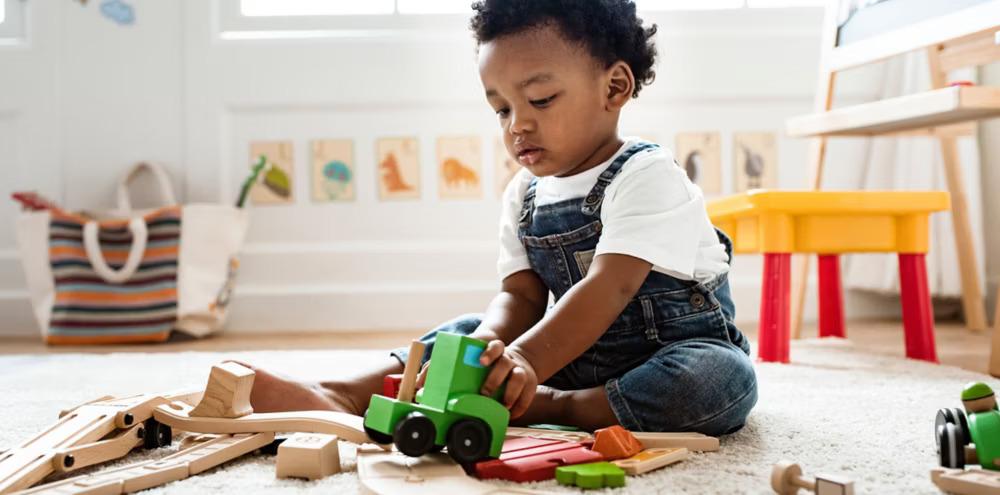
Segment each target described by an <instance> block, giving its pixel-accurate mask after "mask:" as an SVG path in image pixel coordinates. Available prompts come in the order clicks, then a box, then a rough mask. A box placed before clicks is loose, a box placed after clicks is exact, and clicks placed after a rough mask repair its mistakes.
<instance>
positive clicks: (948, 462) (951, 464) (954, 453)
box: [937, 423, 965, 469]
mask: <svg viewBox="0 0 1000 495" xmlns="http://www.w3.org/2000/svg"><path fill="white" fill-rule="evenodd" d="M937 437H938V446H939V448H940V457H941V467H946V468H952V469H962V468H964V467H965V444H964V443H962V432H961V431H959V429H958V425H956V424H954V423H945V424H943V425H941V426H939V427H938V432H937Z"/></svg>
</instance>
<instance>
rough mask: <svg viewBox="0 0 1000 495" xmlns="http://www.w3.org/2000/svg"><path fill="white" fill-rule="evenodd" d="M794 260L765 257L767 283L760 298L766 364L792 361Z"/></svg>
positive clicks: (782, 256) (760, 350)
mask: <svg viewBox="0 0 1000 495" xmlns="http://www.w3.org/2000/svg"><path fill="white" fill-rule="evenodd" d="M791 259H792V255H791V254H789V253H765V254H764V281H763V286H762V287H761V289H762V290H761V296H760V336H759V339H760V347H759V348H758V352H757V354H758V356H759V357H760V360H761V361H765V362H780V363H787V362H788V340H789V337H790V336H789V320H790V311H789V310H790V306H789V304H790V302H789V301H790V299H791V278H792V277H791V273H792V272H791Z"/></svg>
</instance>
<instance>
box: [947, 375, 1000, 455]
mask: <svg viewBox="0 0 1000 495" xmlns="http://www.w3.org/2000/svg"><path fill="white" fill-rule="evenodd" d="M962 405H963V406H965V412H964V413H963V412H962V410H961V409H959V408H946V409H941V410H939V411H938V412H937V418H936V419H935V421H934V423H935V424H934V430H935V434H936V440H937V445H938V454H939V455H940V462H941V466H943V467H947V468H959V469H961V468H964V467H965V465H966V464H979V465H980V466H982V467H983V469H990V470H1000V411H998V409H997V401H996V396H995V395H994V393H993V389H992V388H990V387H989V385H986V384H985V383H982V382H973V383H970V384H968V385H966V386H965V389H963V390H962ZM970 444H971V447H972V448H971V449H966V446H968V445H970Z"/></svg>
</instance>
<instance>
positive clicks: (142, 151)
mask: <svg viewBox="0 0 1000 495" xmlns="http://www.w3.org/2000/svg"><path fill="white" fill-rule="evenodd" d="M96 3H97V2H90V3H89V6H87V7H82V6H81V5H79V4H78V3H77V2H66V1H56V0H39V1H35V2H29V3H27V4H26V5H27V6H28V9H29V13H30V16H29V19H28V21H29V28H30V29H29V35H28V39H27V41H26V43H25V44H22V45H20V46H13V47H0V156H3V157H4V158H5V159H4V160H3V161H2V162H0V163H2V165H0V167H2V174H0V192H2V193H3V194H4V196H5V197H6V195H7V193H8V192H9V191H11V190H20V189H39V190H40V191H42V192H43V193H45V194H47V195H50V196H51V197H53V198H57V199H59V200H61V201H62V202H63V203H64V204H65V205H66V206H68V207H70V208H83V207H87V208H93V207H102V206H109V205H110V202H111V191H112V187H113V181H114V179H115V178H116V176H117V174H119V173H120V172H121V171H122V170H123V169H124V168H125V167H127V166H128V165H129V164H131V163H133V162H135V161H137V160H141V159H145V160H157V161H160V162H163V163H165V164H167V165H168V166H169V168H170V170H171V171H172V172H173V174H174V175H175V177H176V185H177V187H178V188H179V189H180V190H181V191H183V193H184V194H182V196H183V197H186V199H187V200H189V201H227V202H228V201H232V200H233V198H234V197H235V195H236V191H237V188H238V183H239V181H240V180H241V179H242V177H243V174H244V171H245V169H246V167H247V163H248V143H249V141H251V140H261V139H290V140H292V141H294V143H295V167H296V178H297V187H296V194H297V198H298V199H297V203H296V204H295V205H294V206H283V207H258V208H255V209H254V210H253V214H252V222H253V226H252V228H251V231H250V235H249V239H248V242H247V245H246V249H245V252H244V256H243V269H242V272H241V274H240V279H239V285H238V288H237V291H236V296H235V299H234V303H233V313H232V320H231V325H230V326H231V327H232V328H233V329H234V330H240V331H259V330H274V329H296V330H301V329H336V330H356V329H370V328H406V329H410V328H425V327H428V326H431V325H433V324H434V323H436V322H438V321H440V320H442V319H445V318H448V317H450V316H454V315H456V314H459V313H462V312H467V311H476V310H480V309H481V308H482V307H483V306H484V305H485V304H486V302H487V301H488V300H489V299H490V298H491V295H492V294H493V292H494V291H495V289H496V287H497V286H498V282H497V281H496V280H495V274H494V260H495V256H496V248H495V231H496V228H495V223H496V218H497V217H498V215H499V205H498V201H497V198H496V196H495V194H492V193H490V192H491V191H494V189H495V188H494V187H493V173H492V167H493V158H492V157H493V142H494V141H493V136H495V135H496V132H497V126H496V123H495V119H494V116H493V114H492V113H491V111H490V110H489V108H488V107H487V105H486V104H485V102H484V99H483V97H482V94H481V93H482V89H481V87H480V84H479V81H478V77H477V74H476V70H475V65H474V56H473V48H474V45H473V43H472V41H471V36H470V35H469V34H468V33H467V32H466V30H465V21H464V20H460V19H452V20H450V21H449V20H445V21H443V22H445V23H450V24H448V26H449V29H445V30H443V31H440V30H439V31H436V32H434V33H417V34H412V33H411V34H409V35H406V36H404V37H393V36H383V37H375V38H361V37H333V38H321V39H299V40H288V39H286V40H268V41H265V40H256V41H227V40H220V39H219V37H218V31H219V28H218V26H217V25H216V20H215V19H217V18H218V16H217V15H216V12H215V9H216V7H217V6H218V5H219V2H205V1H203V0H183V1H178V2H163V1H154V0H133V1H132V2H131V3H132V4H133V5H134V6H135V8H136V14H137V21H136V24H135V25H133V26H127V27H119V26H116V25H114V24H112V23H111V22H109V21H108V20H107V19H104V18H103V17H101V16H100V15H99V14H98V12H97V11H96V8H97V5H95V4H96ZM650 19H651V20H653V21H655V22H658V23H659V24H660V33H661V34H660V37H659V40H658V42H659V47H660V51H661V59H660V62H659V66H658V69H657V74H658V77H657V81H656V83H655V84H653V85H652V86H651V87H649V88H648V89H646V90H644V91H643V94H642V97H641V98H640V99H639V100H637V101H634V102H632V103H631V104H630V105H629V107H628V109H627V110H626V112H625V115H624V117H623V125H622V127H623V129H622V130H623V131H624V132H625V133H628V134H632V133H635V134H641V135H646V136H650V137H653V138H656V139H658V140H659V141H661V142H662V143H664V144H667V145H669V146H671V147H672V146H673V139H674V135H675V134H676V133H677V132H683V131H699V130H717V131H720V132H721V133H722V136H723V158H724V164H723V165H724V166H723V168H724V171H723V179H724V182H725V184H726V188H727V190H729V188H731V182H732V177H731V175H730V173H729V170H728V168H729V167H730V166H731V161H732V160H731V158H730V157H731V154H732V150H731V148H730V146H731V142H732V133H733V132H736V131H743V130H765V131H775V132H779V153H780V167H781V169H780V185H781V186H782V187H802V186H804V185H805V184H806V174H807V170H806V163H805V154H806V153H805V150H806V143H805V142H804V141H799V140H792V139H788V138H785V137H783V136H780V134H781V131H782V129H783V128H784V121H785V119H786V118H787V117H790V116H793V115H797V114H801V113H806V112H808V111H809V110H810V109H811V107H812V100H813V96H814V94H813V91H814V85H815V79H816V67H817V56H818V53H819V49H818V47H819V34H818V32H819V25H820V21H821V12H820V11H819V10H818V9H793V10H762V11H750V10H744V11H731V12H726V11H722V12H719V11H715V12H700V13H670V14H661V15H656V16H651V17H650ZM871 70H878V68H877V67H876V68H873V69H871ZM871 70H869V72H868V75H869V76H870V75H871ZM862 72H864V71H862ZM863 80H864V74H851V73H849V74H847V75H846V77H844V78H842V79H841V80H840V81H842V82H843V83H844V84H843V85H842V86H841V88H842V89H841V90H840V91H839V93H838V101H839V102H856V101H860V100H864V99H868V98H870V97H871V96H872V95H873V94H874V92H875V90H876V88H873V87H872V85H870V84H864V83H862V81H863ZM468 133H475V134H478V135H481V136H482V138H483V142H484V145H485V146H484V150H483V163H484V167H485V173H484V178H485V187H484V190H485V191H487V194H486V198H484V199H482V200H477V201H443V200H439V199H438V198H437V191H436V183H437V181H436V179H435V176H434V169H433V167H432V166H431V164H432V163H433V149H434V139H435V137H436V136H438V135H443V134H468ZM400 134H410V135H416V136H418V137H419V138H420V149H421V158H422V167H423V184H424V190H423V194H422V199H421V200H420V201H415V202H392V203H386V202H379V201H378V200H377V199H376V191H375V170H374V158H373V154H374V142H375V139H376V138H378V137H381V136H392V135H400ZM338 137H347V138H352V139H354V140H355V150H356V160H357V165H358V170H357V181H358V182H357V187H358V199H357V201H356V202H354V203H351V204H313V203H311V202H310V200H309V196H308V192H307V189H306V188H307V186H308V178H307V171H308V162H307V160H308V141H309V140H310V139H314V138H338ZM863 153H864V146H863V142H861V141H853V140H839V141H836V142H834V143H833V145H832V150H831V158H830V162H829V163H831V164H836V163H838V160H860V159H861V158H862V157H863ZM11 157H12V158H11ZM856 180H858V178H857V177H853V176H851V175H849V174H841V173H839V172H838V167H837V166H830V167H828V177H827V181H826V183H827V184H829V185H830V186H831V187H836V186H838V185H840V186H852V185H854V182H855V181H856ZM14 216H15V209H14V208H13V207H12V205H11V203H10V202H9V201H7V200H5V199H4V200H0V315H2V317H0V332H2V333H29V332H35V331H36V330H35V328H34V324H33V322H32V320H31V316H30V312H29V306H28V302H27V293H26V290H25V288H24V285H23V277H22V274H21V273H20V269H19V266H18V260H17V257H16V253H15V251H14V239H13V235H12V230H13V219H14ZM759 269H760V268H759V260H757V259H755V258H754V257H740V258H738V259H737V261H736V266H735V269H734V272H733V275H732V280H733V285H734V291H735V297H736V300H737V306H738V313H739V316H740V318H741V319H742V320H753V319H756V311H757V304H758V298H759ZM849 301H850V302H854V303H859V302H860V303H864V301H858V300H855V299H854V298H849ZM849 311H850V312H851V314H852V315H855V316H857V315H864V314H870V313H871V312H872V311H874V312H875V313H879V312H884V311H885V309H884V308H883V307H882V306H879V305H871V304H868V305H865V304H853V305H851V306H850V307H849ZM894 312H895V310H891V311H890V314H892V313H894ZM810 315H812V309H811V308H810Z"/></svg>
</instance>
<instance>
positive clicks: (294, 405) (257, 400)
mask: <svg viewBox="0 0 1000 495" xmlns="http://www.w3.org/2000/svg"><path fill="white" fill-rule="evenodd" d="M234 362H236V363H237V364H239V365H241V366H246V367H247V368H250V369H252V370H253V371H254V373H255V374H256V376H255V377H254V382H253V390H252V391H251V392H250V405H251V406H253V410H254V412H259V413H267V412H283V411H315V410H322V411H341V412H346V413H350V414H358V415H360V414H361V411H362V410H361V409H359V408H358V406H357V404H356V403H355V399H354V398H353V397H351V394H350V392H349V391H348V390H347V387H346V386H344V387H341V386H339V385H338V384H336V383H324V384H323V385H320V384H319V383H308V382H302V381H299V380H295V379H293V378H290V377H287V376H283V375H280V374H277V373H274V372H270V371H267V370H265V369H262V368H258V367H256V366H251V365H249V364H246V363H243V362H239V361H234Z"/></svg>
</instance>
